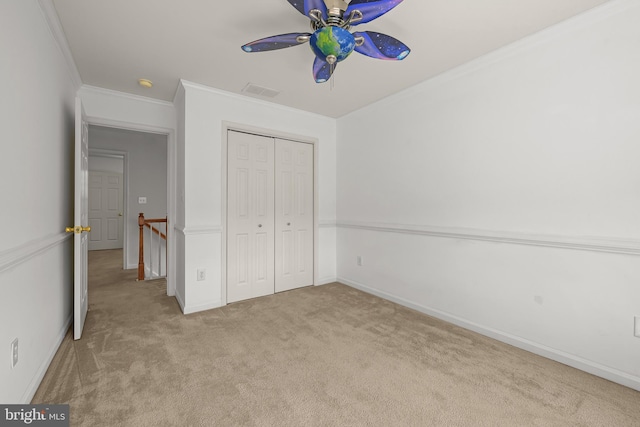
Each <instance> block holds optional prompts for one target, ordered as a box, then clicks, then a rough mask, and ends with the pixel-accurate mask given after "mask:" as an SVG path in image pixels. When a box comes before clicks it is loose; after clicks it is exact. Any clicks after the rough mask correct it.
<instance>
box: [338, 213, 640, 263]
mask: <svg viewBox="0 0 640 427" xmlns="http://www.w3.org/2000/svg"><path fill="white" fill-rule="evenodd" d="M336 226H337V227H338V228H349V229H360V230H368V231H376V232H383V233H402V234H415V235H423V236H430V237H440V238H446V239H463V240H477V241H484V242H495V243H505V244H512V245H526V246H542V247H550V248H562V249H571V250H580V251H590V252H606V253H614V254H624V255H635V256H640V240H635V239H619V238H613V237H585V236H558V235H547V234H535V233H522V232H513V231H502V230H479V229H472V228H463V227H438V226H430V225H409V224H387V223H373V222H361V221H340V220H339V221H338V222H337V223H336Z"/></svg>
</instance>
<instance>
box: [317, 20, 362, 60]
mask: <svg viewBox="0 0 640 427" xmlns="http://www.w3.org/2000/svg"><path fill="white" fill-rule="evenodd" d="M309 46H311V50H312V51H313V53H315V55H316V56H317V57H318V58H320V59H322V60H323V61H326V62H329V63H330V64H331V63H334V62H340V61H343V60H345V59H346V58H347V57H348V56H349V55H350V54H351V52H353V49H354V48H355V47H356V40H355V38H354V37H353V34H351V33H350V32H349V31H347V30H345V29H344V28H340V27H334V26H328V27H324V28H320V29H319V30H316V31H315V32H314V33H313V34H312V35H311V38H310V39H309ZM334 58H335V59H334Z"/></svg>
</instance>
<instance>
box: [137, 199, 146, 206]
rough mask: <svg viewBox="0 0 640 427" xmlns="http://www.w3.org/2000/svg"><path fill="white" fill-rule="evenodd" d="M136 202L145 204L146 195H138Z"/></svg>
mask: <svg viewBox="0 0 640 427" xmlns="http://www.w3.org/2000/svg"><path fill="white" fill-rule="evenodd" d="M138 204H139V205H146V204H147V198H146V197H138Z"/></svg>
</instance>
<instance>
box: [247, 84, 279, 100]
mask: <svg viewBox="0 0 640 427" xmlns="http://www.w3.org/2000/svg"><path fill="white" fill-rule="evenodd" d="M242 91H243V92H244V93H250V94H251V95H258V96H264V97H266V98H275V97H276V96H278V95H279V94H280V91H279V90H275V89H269V88H267V87H262V86H258V85H254V84H253V83H248V84H247V85H246V86H245V87H244V89H242Z"/></svg>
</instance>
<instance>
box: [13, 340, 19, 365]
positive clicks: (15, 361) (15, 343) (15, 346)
mask: <svg viewBox="0 0 640 427" xmlns="http://www.w3.org/2000/svg"><path fill="white" fill-rule="evenodd" d="M17 364H18V338H16V339H15V340H13V342H12V343H11V369H13V368H15V367H16V365H17Z"/></svg>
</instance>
